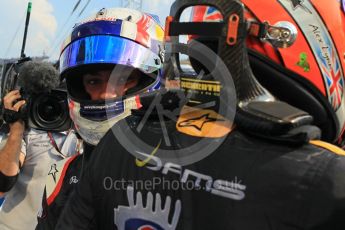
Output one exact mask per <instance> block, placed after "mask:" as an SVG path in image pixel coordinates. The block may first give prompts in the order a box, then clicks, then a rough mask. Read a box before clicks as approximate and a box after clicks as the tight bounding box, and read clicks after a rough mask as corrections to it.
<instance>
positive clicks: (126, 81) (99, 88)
mask: <svg viewBox="0 0 345 230" xmlns="http://www.w3.org/2000/svg"><path fill="white" fill-rule="evenodd" d="M111 73H112V71H111V70H100V71H97V72H94V73H87V74H84V75H83V85H84V88H85V91H86V92H87V93H88V94H89V95H90V97H91V100H105V99H111V98H115V97H120V96H123V95H125V93H126V91H127V90H129V89H131V88H133V87H135V86H136V85H137V84H138V81H139V76H138V75H137V74H131V75H130V76H129V77H127V76H128V75H127V74H126V73H122V71H121V73H117V74H116V73H113V75H112V77H111V78H110V75H111ZM109 79H110V81H109Z"/></svg>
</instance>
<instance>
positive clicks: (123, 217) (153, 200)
mask: <svg viewBox="0 0 345 230" xmlns="http://www.w3.org/2000/svg"><path fill="white" fill-rule="evenodd" d="M135 197H136V200H135V201H134V188H133V187H131V186H128V187H127V199H128V204H129V206H118V207H117V208H115V209H114V223H115V225H116V226H117V228H118V229H119V230H175V229H176V226H177V223H178V219H179V217H180V213H181V201H180V200H177V201H176V202H175V207H174V214H173V215H172V219H171V222H170V223H169V216H170V212H171V211H172V207H171V198H170V196H167V197H166V199H165V203H164V201H162V198H161V196H160V194H158V193H157V194H156V195H155V197H154V196H153V195H152V193H150V192H149V193H147V197H146V199H145V200H146V205H144V204H143V196H142V194H141V192H137V193H136V196H135ZM162 202H163V207H164V208H163V209H162ZM153 204H155V206H153ZM170 217H171V216H170Z"/></svg>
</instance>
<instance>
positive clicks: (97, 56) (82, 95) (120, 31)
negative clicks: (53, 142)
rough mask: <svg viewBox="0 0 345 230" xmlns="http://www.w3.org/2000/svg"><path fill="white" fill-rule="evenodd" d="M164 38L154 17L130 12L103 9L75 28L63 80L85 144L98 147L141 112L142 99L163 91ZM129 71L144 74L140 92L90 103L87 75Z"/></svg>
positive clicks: (68, 44)
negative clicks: (120, 123) (121, 123)
mask: <svg viewBox="0 0 345 230" xmlns="http://www.w3.org/2000/svg"><path fill="white" fill-rule="evenodd" d="M163 36H164V30H163V28H162V26H161V25H160V23H159V22H158V21H157V19H156V17H153V16H152V15H150V14H146V13H141V12H139V11H136V10H132V9H124V8H110V9H104V8H103V9H101V10H100V11H99V12H98V13H96V14H94V15H92V16H91V17H89V18H87V19H85V20H84V21H82V22H80V23H78V24H76V26H75V27H74V28H73V30H72V33H71V34H70V35H69V36H68V38H67V39H66V41H65V42H64V44H63V46H62V51H61V55H60V74H61V77H62V78H63V79H66V82H67V90H68V97H69V109H70V116H71V118H72V120H73V121H74V124H75V127H76V129H77V131H78V133H79V134H80V136H81V137H82V138H83V139H84V141H86V142H87V143H89V144H92V145H97V143H98V142H99V141H100V139H101V138H102V137H103V136H104V134H105V133H106V132H107V131H108V130H109V128H111V127H112V126H113V125H114V124H115V123H116V122H117V121H119V120H121V119H123V118H125V117H126V116H128V115H130V112H131V110H132V109H137V108H139V107H140V106H141V105H140V102H139V100H138V95H139V94H141V93H145V92H148V91H152V90H155V89H158V88H159V87H160V79H161V68H162V65H163V60H162V57H163V55H162V53H163V43H162V42H163ZM128 67H129V68H131V69H133V71H136V72H139V74H140V79H139V83H138V85H137V86H136V87H134V88H132V89H130V90H128V91H127V92H126V95H124V96H122V97H117V98H112V99H106V100H98V101H92V100H91V99H90V97H89V96H88V94H87V93H86V91H85V89H84V86H83V83H82V76H83V74H85V73H88V72H90V71H95V70H100V69H108V70H109V69H112V71H121V69H124V68H128ZM127 77H128V76H127Z"/></svg>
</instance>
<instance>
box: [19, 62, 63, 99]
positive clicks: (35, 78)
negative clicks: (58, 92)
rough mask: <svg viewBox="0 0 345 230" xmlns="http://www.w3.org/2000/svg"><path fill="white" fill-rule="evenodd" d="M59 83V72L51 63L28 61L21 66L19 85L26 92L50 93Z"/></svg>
mask: <svg viewBox="0 0 345 230" xmlns="http://www.w3.org/2000/svg"><path fill="white" fill-rule="evenodd" d="M59 84H60V78H59V72H58V71H57V70H56V69H55V67H54V66H53V65H52V64H50V63H47V62H37V61H27V62H25V63H23V65H22V66H21V67H20V70H19V75H18V86H20V88H21V89H23V90H24V92H25V93H26V94H30V95H32V94H41V93H50V92H51V90H53V89H56V88H58V87H59Z"/></svg>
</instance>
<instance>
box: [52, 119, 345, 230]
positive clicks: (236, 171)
mask: <svg viewBox="0 0 345 230" xmlns="http://www.w3.org/2000/svg"><path fill="white" fill-rule="evenodd" d="M197 118H200V119H201V118H203V119H204V118H205V116H197ZM197 118H195V119H194V120H193V121H195V120H196V119H197ZM140 119H141V118H139V117H136V116H130V117H128V118H126V119H125V120H122V121H120V122H119V123H118V124H116V125H115V126H114V127H113V128H112V130H113V131H114V130H115V131H114V132H117V131H118V129H119V127H127V128H121V132H123V135H129V130H131V131H135V130H137V128H138V124H139V121H140ZM203 122H204V123H202V125H199V126H198V125H197V123H195V125H193V124H192V122H189V123H188V122H185V123H183V124H184V125H185V126H188V125H189V126H190V127H188V128H190V129H196V128H203V125H204V124H205V120H204V121H203ZM212 122H216V121H215V119H214V120H212V119H209V120H208V121H207V124H212ZM126 123H127V124H129V125H127V124H126ZM124 124H125V125H124ZM122 125H123V126H122ZM165 125H166V128H167V131H168V132H167V133H168V135H169V138H170V141H171V146H172V147H171V148H182V147H188V146H190V145H192V144H193V143H196V142H198V141H199V140H200V139H201V137H196V136H195V135H194V136H191V135H187V134H186V133H188V132H185V131H186V130H185V131H184V132H180V131H179V130H178V128H177V125H176V124H175V122H166V123H165ZM212 125H213V124H212ZM205 126H206V125H205ZM205 126H204V127H205ZM113 131H109V132H108V133H107V134H106V136H105V137H104V139H103V140H102V141H101V143H100V144H99V145H98V146H97V148H96V149H95V151H94V153H93V154H92V156H91V159H90V161H89V162H92V164H89V165H88V168H87V169H86V171H85V172H84V173H85V174H84V176H83V178H82V180H81V182H80V183H78V185H77V188H76V192H75V193H74V194H73V196H72V198H71V199H70V200H69V204H68V205H67V206H66V209H65V210H64V213H63V214H62V216H61V218H60V220H59V223H58V225H57V228H56V229H59V230H60V229H61V230H68V229H89V226H90V224H91V223H96V224H97V229H100V230H108V229H121V230H123V229H126V230H130V229H165V230H167V229H178V230H189V229H193V230H212V229H219V230H220V229H229V230H230V229H231V230H235V229H236V230H254V229H258V230H266V229H267V230H272V229H277V230H288V229H289V230H290V229H325V230H326V229H327V230H330V229H332V230H334V229H345V157H343V156H340V155H339V154H342V153H341V151H339V149H338V154H335V153H333V152H332V151H329V150H327V149H326V148H327V147H324V148H322V147H317V146H315V145H312V144H305V145H303V146H299V147H296V146H295V147H294V146H287V145H282V144H275V143H272V142H270V141H266V140H265V139H259V138H257V137H254V136H252V135H248V134H246V133H244V132H242V131H239V130H232V131H231V132H229V133H228V134H227V135H226V137H225V140H224V142H223V143H222V144H221V145H220V146H219V147H218V148H217V150H216V151H214V152H213V153H212V154H211V155H209V156H207V157H206V158H204V159H202V160H200V161H198V162H196V163H193V164H190V165H187V166H179V165H177V164H169V163H168V162H166V163H165V164H163V165H159V164H154V163H152V162H150V163H149V164H146V165H144V166H143V165H141V167H138V164H136V158H135V157H134V156H133V155H132V154H129V153H128V152H127V150H126V149H125V148H124V147H123V146H122V145H121V143H119V141H118V140H117V138H115V136H114V134H113ZM139 135H140V136H141V138H142V139H143V140H145V141H146V143H150V144H152V146H157V143H158V142H159V140H162V138H163V133H162V129H161V124H160V122H159V121H158V120H156V119H153V120H148V121H147V122H146V123H145V125H144V127H143V128H142V130H141V132H140V134H139ZM207 139H208V140H209V141H210V143H211V142H215V141H220V139H221V138H211V137H210V138H207ZM160 148H169V147H168V146H164V141H162V144H161V146H160ZM331 148H333V147H331ZM148 154H149V153H148ZM151 159H152V158H151ZM198 179H200V180H199V181H198ZM148 181H151V182H150V183H149V182H148ZM197 181H198V182H197ZM158 182H159V183H158ZM145 183H147V184H146V186H145ZM170 201H171V202H170Z"/></svg>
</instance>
